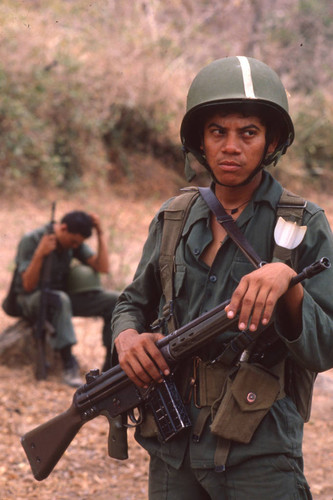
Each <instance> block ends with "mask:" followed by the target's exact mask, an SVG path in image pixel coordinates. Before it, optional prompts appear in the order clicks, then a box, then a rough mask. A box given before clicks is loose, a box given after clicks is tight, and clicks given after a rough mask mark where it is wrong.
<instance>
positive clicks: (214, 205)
mask: <svg viewBox="0 0 333 500" xmlns="http://www.w3.org/2000/svg"><path fill="white" fill-rule="evenodd" d="M199 191H200V194H201V196H202V197H203V199H204V200H205V202H206V203H207V205H208V206H209V208H210V209H211V211H212V212H213V214H214V215H215V217H216V220H217V222H218V223H219V224H221V225H222V226H223V227H224V229H225V230H226V232H227V233H228V235H229V236H230V238H231V239H232V240H233V241H234V242H235V243H236V245H237V246H238V248H239V249H240V250H241V251H242V252H243V254H244V255H245V256H246V257H247V259H248V260H249V261H250V262H251V264H253V266H254V267H256V268H258V267H261V266H263V264H265V262H263V260H262V259H261V258H260V257H259V255H258V254H257V252H256V251H255V250H254V248H253V247H252V245H251V244H250V242H249V241H248V239H247V238H246V237H245V236H244V234H243V233H242V231H241V230H240V229H239V227H238V226H237V224H236V222H235V221H234V219H233V218H232V217H231V215H229V214H227V212H226V211H225V209H224V207H223V205H222V204H221V203H220V201H219V200H218V198H217V197H216V196H215V193H214V192H213V191H212V189H211V188H210V187H209V188H201V187H200V188H199Z"/></svg>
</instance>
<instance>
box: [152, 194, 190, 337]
mask: <svg viewBox="0 0 333 500" xmlns="http://www.w3.org/2000/svg"><path fill="white" fill-rule="evenodd" d="M183 191H185V192H184V193H183V194H181V195H179V196H177V197H176V198H174V199H173V200H172V201H171V203H170V205H169V206H168V208H167V209H166V210H164V212H163V218H164V224H163V233H162V241H161V248H160V258H159V266H160V275H161V284H162V290H163V294H164V297H165V307H164V309H163V321H165V320H166V321H167V322H168V326H169V331H173V330H175V329H176V324H175V318H174V315H173V278H174V265H175V252H176V248H177V246H178V244H179V241H180V239H181V236H182V232H183V229H184V226H185V222H186V220H187V217H188V214H189V212H190V210H191V207H192V205H193V203H194V202H195V200H196V199H197V197H198V196H199V191H198V189H197V188H195V187H192V188H185V189H184V190H183ZM158 322H159V324H158V325H155V324H154V325H153V328H154V327H155V328H156V327H160V326H161V321H160V320H159V321H158Z"/></svg>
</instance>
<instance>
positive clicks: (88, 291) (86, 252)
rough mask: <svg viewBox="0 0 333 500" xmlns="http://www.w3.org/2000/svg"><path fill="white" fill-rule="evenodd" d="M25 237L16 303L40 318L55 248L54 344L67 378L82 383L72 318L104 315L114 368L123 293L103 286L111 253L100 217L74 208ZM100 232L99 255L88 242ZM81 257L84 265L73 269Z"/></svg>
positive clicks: (70, 382)
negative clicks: (114, 331)
mask: <svg viewBox="0 0 333 500" xmlns="http://www.w3.org/2000/svg"><path fill="white" fill-rule="evenodd" d="M52 229H53V231H52V232H51V234H49V233H48V231H47V226H43V227H40V228H38V229H35V230H33V231H31V232H29V233H27V234H25V235H24V236H23V238H22V239H21V241H20V243H19V246H18V251H17V255H16V264H17V272H16V278H15V282H14V289H15V293H16V296H17V298H16V300H17V305H18V307H19V309H20V312H21V315H22V316H23V317H24V318H27V319H28V320H31V321H36V319H37V317H38V314H39V308H40V293H41V292H40V288H41V280H42V269H43V263H44V260H45V257H46V256H48V255H50V254H51V252H52V257H53V259H52V268H51V278H50V290H49V291H48V294H49V296H50V297H49V299H50V300H48V302H49V303H50V304H51V306H48V311H47V318H48V321H49V322H50V323H51V325H52V326H53V327H54V335H53V336H52V337H51V343H52V346H53V347H54V349H55V350H57V351H59V353H60V355H61V359H62V362H63V367H64V369H63V381H64V383H66V384H67V385H70V386H72V387H78V386H79V385H81V384H82V379H81V376H80V371H79V365H78V362H77V360H76V358H75V356H74V355H73V353H72V346H73V345H74V344H76V342H77V341H76V336H75V332H74V328H73V324H72V316H86V317H88V316H101V317H102V318H103V319H104V326H103V344H104V346H105V349H106V355H105V362H104V366H103V370H106V369H108V368H109V367H110V349H111V316H112V311H113V308H114V306H115V303H116V300H117V298H118V293H116V292H112V291H111V292H107V291H105V290H103V289H102V287H101V284H100V281H99V276H98V273H107V272H108V270H109V262H108V251H107V245H106V241H105V237H104V234H103V230H102V226H101V223H100V219H99V217H98V216H97V215H95V214H87V213H86V212H82V211H73V212H69V213H67V214H66V215H64V217H63V218H62V219H61V221H60V222H55V223H53V227H52ZM93 229H94V230H95V231H96V235H97V241H98V249H97V252H96V253H95V252H94V251H93V250H92V249H91V248H90V247H89V246H88V245H87V244H86V243H85V240H86V239H87V238H89V237H90V236H91V234H92V230H93ZM73 259H77V260H78V261H79V262H81V263H82V264H84V266H78V267H75V268H71V267H70V265H71V262H72V261H73Z"/></svg>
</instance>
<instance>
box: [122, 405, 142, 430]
mask: <svg viewBox="0 0 333 500" xmlns="http://www.w3.org/2000/svg"><path fill="white" fill-rule="evenodd" d="M134 410H137V411H138V412H139V416H138V418H136V416H135V415H134ZM127 417H128V418H129V419H130V421H131V422H132V423H131V424H129V423H127V424H125V427H128V428H132V427H137V426H138V425H140V424H142V422H143V409H142V407H138V408H133V409H132V410H129V411H128V412H127Z"/></svg>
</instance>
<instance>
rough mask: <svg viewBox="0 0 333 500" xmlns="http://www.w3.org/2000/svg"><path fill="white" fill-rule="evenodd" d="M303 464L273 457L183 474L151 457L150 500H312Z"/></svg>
mask: <svg viewBox="0 0 333 500" xmlns="http://www.w3.org/2000/svg"><path fill="white" fill-rule="evenodd" d="M311 498H312V496H311V493H310V488H309V486H308V484H307V482H306V480H305V477H304V474H303V460H302V459H301V458H300V459H294V458H290V457H286V456H285V455H271V456H266V457H259V458H253V459H251V460H247V461H246V462H244V463H242V464H239V465H237V466H234V467H230V468H227V469H226V470H225V471H224V472H215V471H214V470H212V469H192V468H191V467H190V466H189V464H188V463H185V464H184V465H183V466H182V467H181V468H180V469H179V470H176V469H174V468H172V467H170V466H169V465H167V464H166V463H165V462H164V461H163V460H160V459H159V458H156V457H151V461H150V469H149V499H150V500H309V499H311Z"/></svg>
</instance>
